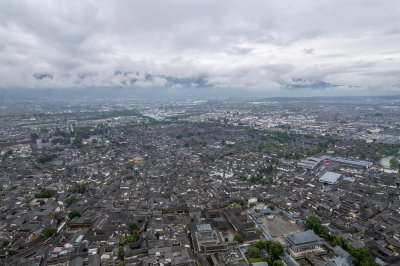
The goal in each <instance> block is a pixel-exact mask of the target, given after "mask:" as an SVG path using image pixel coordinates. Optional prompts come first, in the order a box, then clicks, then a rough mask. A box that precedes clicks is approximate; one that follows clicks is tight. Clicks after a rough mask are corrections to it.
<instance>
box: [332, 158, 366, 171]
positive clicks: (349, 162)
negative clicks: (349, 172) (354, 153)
mask: <svg viewBox="0 0 400 266" xmlns="http://www.w3.org/2000/svg"><path fill="white" fill-rule="evenodd" d="M330 160H331V161H332V162H335V163H339V164H341V165H345V166H348V167H353V168H364V169H369V168H370V167H371V166H372V163H371V162H367V161H361V160H353V159H348V158H343V157H332V158H331V159H330Z"/></svg>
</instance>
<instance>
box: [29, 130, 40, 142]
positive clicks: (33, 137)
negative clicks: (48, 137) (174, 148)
mask: <svg viewBox="0 0 400 266" xmlns="http://www.w3.org/2000/svg"><path fill="white" fill-rule="evenodd" d="M38 139H39V135H38V134H36V133H35V132H32V133H31V141H32V143H36V141H37V140H38Z"/></svg>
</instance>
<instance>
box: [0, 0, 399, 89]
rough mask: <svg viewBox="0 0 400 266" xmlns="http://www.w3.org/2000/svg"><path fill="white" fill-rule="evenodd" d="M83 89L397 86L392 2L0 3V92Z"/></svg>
mask: <svg viewBox="0 0 400 266" xmlns="http://www.w3.org/2000/svg"><path fill="white" fill-rule="evenodd" d="M93 87H103V88H104V87H110V88H114V87H132V88H145V89H151V88H154V87H158V88H160V87H161V88H164V87H165V88H166V90H171V89H174V88H187V87H188V88H199V89H200V87H206V88H207V91H210V89H213V90H218V89H222V88H223V89H225V90H226V89H229V88H235V89H239V90H242V91H243V92H247V91H249V92H257V91H260V92H271V94H274V93H277V92H280V91H288V92H290V91H294V92H295V91H298V90H301V91H308V92H313V91H318V92H322V93H323V92H324V91H326V92H328V91H329V92H332V91H334V92H335V93H337V94H342V95H344V94H346V92H347V91H349V90H351V91H353V92H356V94H360V95H364V94H368V93H371V92H372V93H373V94H379V93H387V92H389V93H390V92H391V93H397V92H398V93H399V94H400V1H399V0H384V1H382V0H376V1H369V0H360V1H352V0H343V1H342V0H329V1H324V0H314V1H303V0H291V1H286V0H277V1H272V0H268V1H266V0H262V1H255V0H252V1H243V0H240V1H222V0H218V1H215V0H210V1H208V0H197V1H189V0H181V1H174V0H168V1H167V0H159V1H153V0H143V1H99V0H93V1H83V0H78V1H72V0H67V1H62V0H57V1H53V0H49V1H45V0H38V1H33V0H30V1H17V0H15V1H6V0H4V1H0V88H32V89H35V88H55V89H62V88H93ZM278 94H279V93H278Z"/></svg>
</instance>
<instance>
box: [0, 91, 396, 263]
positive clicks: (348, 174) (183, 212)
mask: <svg viewBox="0 0 400 266" xmlns="http://www.w3.org/2000/svg"><path fill="white" fill-rule="evenodd" d="M10 106H16V105H15V103H13V102H12V101H11V102H9V101H3V102H2V104H1V118H0V128H1V129H2V130H1V132H0V147H1V154H0V155H1V164H0V165H1V172H0V181H1V192H0V193H1V202H0V206H1V208H0V211H1V219H0V221H1V223H0V236H1V241H2V248H1V259H2V263H3V264H4V265H14V264H18V265H82V263H83V264H85V265H100V263H101V265H161V264H163V265H200V264H201V265H220V264H224V265H248V264H249V263H253V265H257V263H262V262H268V263H269V264H272V265H338V264H340V265H349V264H351V263H353V264H354V265H364V264H363V263H370V264H372V263H375V264H376V265H379V264H380V265H385V264H395V263H398V262H399V261H400V260H399V258H398V254H399V248H400V240H399V237H400V232H399V230H400V198H399V196H400V190H399V186H400V180H399V177H400V175H399V168H400V167H399V166H400V160H399V159H400V157H399V149H400V121H399V120H398V117H399V115H400V98H399V97H352V98H350V99H349V98H346V99H343V98H340V97H339V98H315V99H313V98H304V99H302V100H301V99H291V98H287V99H281V98H270V99H258V100H234V99H227V100H221V101H218V100H211V101H210V100H190V99H188V100H183V101H176V100H160V101H145V100H140V101H135V100H129V99H125V100H121V101H119V102H117V103H107V102H85V101H83V100H79V101H78V100H77V101H75V102H70V101H68V102H60V103H57V104H56V105H55V104H46V103H44V102H30V103H29V102H25V103H24V105H23V106H24V107H21V108H10ZM54 106H57V107H56V108H55V107H54ZM260 265H261V264H260ZM368 265H369V264H368Z"/></svg>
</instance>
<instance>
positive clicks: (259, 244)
mask: <svg viewBox="0 0 400 266" xmlns="http://www.w3.org/2000/svg"><path fill="white" fill-rule="evenodd" d="M251 246H253V247H256V248H258V249H266V248H268V244H267V242H265V241H264V240H259V241H257V242H254V243H252V244H251Z"/></svg>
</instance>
